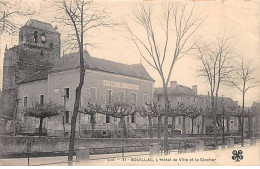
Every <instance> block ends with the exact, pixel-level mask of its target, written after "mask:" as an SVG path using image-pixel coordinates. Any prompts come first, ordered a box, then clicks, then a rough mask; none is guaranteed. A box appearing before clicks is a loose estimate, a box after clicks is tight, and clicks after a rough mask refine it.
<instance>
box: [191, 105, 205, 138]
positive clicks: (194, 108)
mask: <svg viewBox="0 0 260 169" xmlns="http://www.w3.org/2000/svg"><path fill="white" fill-rule="evenodd" d="M202 111H203V110H202V108H201V107H197V106H195V105H193V106H191V107H190V108H189V111H188V113H187V116H188V117H190V118H191V135H192V136H193V133H194V121H195V120H196V119H197V118H198V117H199V116H200V115H201V114H202Z"/></svg>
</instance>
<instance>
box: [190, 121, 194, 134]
mask: <svg viewBox="0 0 260 169" xmlns="http://www.w3.org/2000/svg"><path fill="white" fill-rule="evenodd" d="M193 125H194V119H193V118H192V119H191V136H193V128H194V127H193Z"/></svg>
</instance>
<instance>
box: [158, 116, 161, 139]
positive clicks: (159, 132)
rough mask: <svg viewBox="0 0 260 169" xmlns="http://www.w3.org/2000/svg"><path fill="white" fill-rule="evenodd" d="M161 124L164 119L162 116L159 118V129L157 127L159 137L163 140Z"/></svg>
mask: <svg viewBox="0 0 260 169" xmlns="http://www.w3.org/2000/svg"><path fill="white" fill-rule="evenodd" d="M161 123H162V117H161V115H159V116H158V127H157V130H158V131H157V137H158V138H161Z"/></svg>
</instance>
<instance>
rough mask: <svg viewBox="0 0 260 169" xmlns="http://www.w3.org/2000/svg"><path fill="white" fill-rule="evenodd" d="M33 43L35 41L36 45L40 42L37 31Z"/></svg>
mask: <svg viewBox="0 0 260 169" xmlns="http://www.w3.org/2000/svg"><path fill="white" fill-rule="evenodd" d="M33 41H34V42H35V43H37V42H38V32H37V31H34V38H33Z"/></svg>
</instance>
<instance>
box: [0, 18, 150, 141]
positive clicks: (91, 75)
mask: <svg viewBox="0 0 260 169" xmlns="http://www.w3.org/2000/svg"><path fill="white" fill-rule="evenodd" d="M60 43H61V42H60V33H58V31H57V29H56V28H53V27H52V26H51V25H50V24H48V23H44V22H40V21H37V20H33V19H30V20H29V21H28V22H27V23H26V24H25V25H24V26H23V27H22V28H21V29H20V33H19V45H17V46H14V47H12V48H10V49H7V48H6V50H5V56H4V74H3V94H2V95H3V96H4V97H3V98H4V99H5V100H4V103H5V104H6V106H5V107H6V108H5V111H4V112H5V113H12V114H14V113H15V112H17V114H16V116H17V120H18V121H19V123H20V129H19V130H20V132H22V133H23V132H24V133H26V132H28V133H32V132H35V131H37V128H38V126H39V119H36V118H34V117H28V116H24V113H23V111H22V110H23V109H25V108H26V107H29V106H32V105H33V104H35V103H37V102H38V103H41V104H44V103H48V102H54V103H56V104H58V105H60V106H62V107H63V111H62V112H61V114H60V115H58V116H55V117H51V118H50V119H48V118H46V119H44V123H43V128H44V130H45V131H46V133H47V135H49V136H63V135H64V132H65V135H68V134H69V133H70V132H69V131H70V119H71V116H72V111H73V106H74V102H75V90H76V87H77V86H78V83H79V53H77V52H76V53H70V54H64V55H63V56H62V57H60ZM84 61H85V69H86V71H85V80H84V85H83V88H82V93H81V105H80V107H81V109H84V108H86V107H87V106H88V103H93V104H100V105H106V104H112V103H117V102H120V101H121V102H122V101H123V102H129V103H131V105H134V106H135V107H140V106H142V105H144V104H145V103H147V102H150V103H151V102H152V99H153V83H154V80H153V79H152V78H151V76H150V75H149V74H148V73H147V71H146V70H145V68H144V67H143V65H142V64H133V65H127V64H122V63H117V62H112V61H109V60H104V59H99V58H95V57H92V56H90V55H89V53H88V52H87V51H84ZM95 118H96V124H95V130H96V131H98V132H99V133H101V135H103V136H104V137H117V136H118V135H119V136H120V131H121V130H122V129H121V125H119V123H120V120H119V119H117V118H113V117H109V116H106V115H104V114H97V116H96V117H95ZM64 123H65V126H64V125H63V124H64ZM126 125H127V128H128V130H133V131H134V130H135V129H136V128H142V127H143V126H147V120H146V119H145V118H143V117H141V116H139V115H138V114H133V115H131V116H127V117H126ZM90 130H91V122H90V117H89V115H86V114H82V113H79V115H78V119H77V126H76V133H77V135H81V136H86V137H89V131H90ZM135 132H136V131H135ZM130 133H131V132H130ZM135 134H137V133H135Z"/></svg>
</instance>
